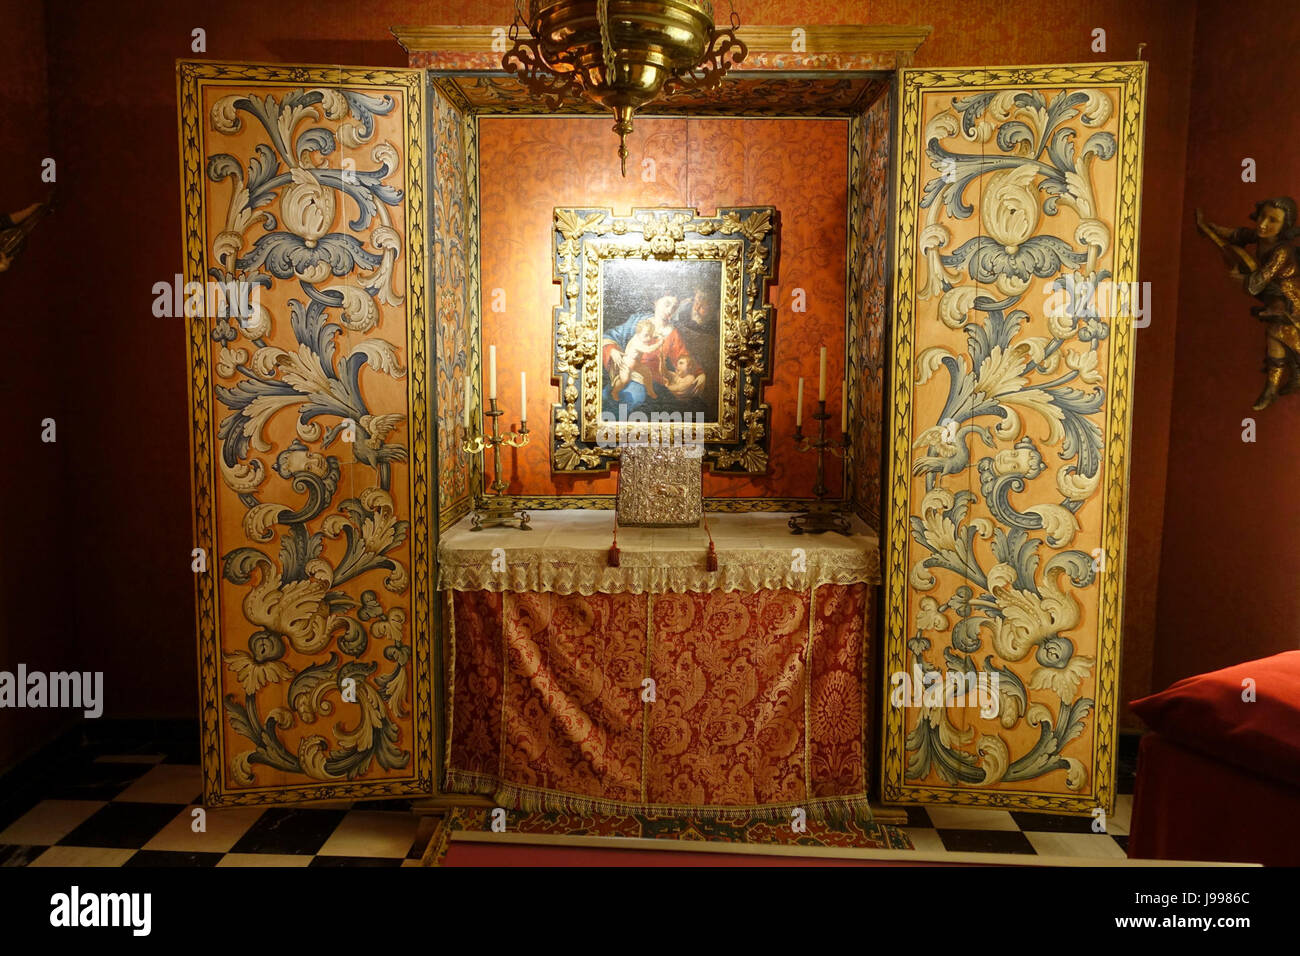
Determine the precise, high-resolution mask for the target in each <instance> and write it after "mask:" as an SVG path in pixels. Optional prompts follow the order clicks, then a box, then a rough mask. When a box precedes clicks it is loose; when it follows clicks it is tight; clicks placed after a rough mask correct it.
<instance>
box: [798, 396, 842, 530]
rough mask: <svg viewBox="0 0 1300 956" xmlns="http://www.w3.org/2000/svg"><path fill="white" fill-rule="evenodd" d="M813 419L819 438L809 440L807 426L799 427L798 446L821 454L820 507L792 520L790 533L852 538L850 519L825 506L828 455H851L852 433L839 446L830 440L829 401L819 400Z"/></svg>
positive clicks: (818, 469)
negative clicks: (833, 533)
mask: <svg viewBox="0 0 1300 956" xmlns="http://www.w3.org/2000/svg"><path fill="white" fill-rule="evenodd" d="M813 418H815V419H816V420H817V437H816V438H805V437H804V434H803V426H802V425H795V426H794V440H795V447H796V448H797V449H798V450H799V451H801V452H803V451H816V452H817V485H816V486H815V487H814V488H813V494H815V495H816V496H817V504H816V505H815V506H814V507H813V508H810V509H809V510H808V511H805V512H804V513H803V514H801V515H795V516H794V517H793V518H791V519H790V531H791V533H792V534H824V533H825V532H827V531H835V532H837V533H839V534H843V535H849V534H852V533H853V530H852V526H851V525H850V524H849V519H848V517H847V516H845V515H844V514H843V513H842V512H840V511H839V510H838V509H835V508H829V509H828V508H825V507H823V504H822V503H823V501H825V499H826V452H827V451H829V452H830V453H831V454H832V455H834V456H835V457H836V458H843V457H844V456H845V454H846V453H847V452H848V448H849V435H848V432H845V433H844V434H843V435H841V436H840V441H839V444H835V443H833V442H831V441H830V439H828V438H827V437H826V421H827V419H829V418H830V415H828V414H826V400H825V399H819V400H818V401H817V411H816V412H814V413H813Z"/></svg>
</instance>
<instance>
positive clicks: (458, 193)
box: [178, 27, 1145, 819]
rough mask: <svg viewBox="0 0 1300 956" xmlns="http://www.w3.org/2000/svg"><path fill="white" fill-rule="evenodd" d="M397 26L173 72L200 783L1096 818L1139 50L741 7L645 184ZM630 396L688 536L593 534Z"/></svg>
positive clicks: (323, 796)
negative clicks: (924, 62)
mask: <svg viewBox="0 0 1300 956" xmlns="http://www.w3.org/2000/svg"><path fill="white" fill-rule="evenodd" d="M394 32H395V33H396V34H397V35H398V37H399V39H400V40H401V41H402V43H403V44H404V45H405V46H406V48H407V49H408V51H409V52H410V60H411V68H410V69H406V70H395V69H384V68H323V67H297V66H252V65H237V64H217V63H211V62H185V63H181V64H180V65H179V67H178V70H179V96H180V125H181V153H182V180H183V196H184V203H185V216H186V223H185V250H184V252H185V271H186V280H187V282H191V283H199V284H200V286H203V285H204V284H206V283H210V282H212V283H217V284H219V285H220V286H221V288H223V289H226V290H231V289H233V290H236V291H235V292H234V293H233V294H231V295H229V296H227V297H226V298H225V299H223V301H224V302H225V304H226V306H227V308H224V309H220V310H218V312H219V313H220V314H217V315H210V314H189V320H188V326H187V329H188V336H189V360H190V366H191V369H190V371H191V379H192V383H193V387H192V406H193V413H194V431H193V435H192V446H191V447H192V460H193V484H194V496H195V508H196V512H195V513H196V520H195V529H196V536H197V537H196V541H195V547H199V548H204V549H206V550H207V552H208V553H209V554H211V555H214V556H215V558H216V560H214V561H212V562H211V568H212V570H211V571H210V572H209V573H207V574H203V575H199V576H198V582H197V606H198V637H199V665H200V678H201V688H202V708H203V713H202V719H203V750H204V774H205V790H204V794H205V800H206V801H207V802H208V803H210V804H212V805H230V804H252V803H279V802H290V801H307V800H327V799H340V798H362V797H366V798H374V797H384V796H413V795H419V796H427V797H435V796H436V797H438V798H440V799H441V800H443V801H445V802H449V803H452V802H455V801H456V800H457V799H465V800H471V801H472V800H474V799H476V798H483V797H486V798H489V799H491V800H492V801H493V802H494V803H495V804H497V805H500V806H505V807H512V808H516V809H524V810H547V811H552V810H553V811H565V812H596V813H622V812H631V811H638V812H642V811H644V812H661V813H670V814H671V813H676V814H693V815H703V816H722V817H726V816H728V815H742V816H747V815H752V814H769V815H771V816H773V817H788V816H789V813H790V811H791V810H792V809H794V808H803V809H804V810H805V811H806V812H807V813H808V814H810V815H825V816H846V815H847V816H857V817H858V818H861V819H865V818H868V817H869V815H870V811H869V810H868V808H867V800H868V797H869V796H870V797H871V798H872V799H873V800H874V799H878V800H880V801H881V802H883V803H884V804H903V803H916V802H921V803H961V804H984V805H995V806H1003V807H1021V808H1026V809H1051V810H1055V811H1057V812H1075V813H1081V814H1087V813H1089V812H1090V811H1091V809H1092V808H1094V807H1103V808H1106V809H1109V808H1110V806H1111V804H1112V802H1113V798H1114V793H1113V771H1114V748H1113V744H1114V739H1115V719H1116V694H1117V676H1118V663H1119V633H1120V617H1121V609H1122V604H1123V601H1122V597H1123V595H1122V585H1123V580H1124V531H1125V527H1126V500H1125V492H1126V485H1127V469H1128V460H1127V455H1128V433H1129V396H1130V392H1131V378H1132V348H1133V338H1134V336H1133V324H1132V319H1131V317H1130V316H1129V315H1128V314H1127V312H1126V311H1125V309H1123V308H1121V309H1119V310H1118V311H1116V310H1114V309H1110V308H1107V307H1106V303H1105V302H1100V301H1098V299H1097V298H1095V297H1093V296H1092V295H1091V294H1090V290H1092V289H1095V288H1096V287H1097V285H1098V284H1100V283H1102V282H1109V283H1112V284H1115V285H1117V286H1118V287H1119V288H1128V287H1129V285H1128V284H1130V283H1133V282H1135V281H1136V279H1137V261H1136V256H1137V223H1138V218H1139V184H1140V178H1141V146H1142V127H1141V122H1142V98H1143V94H1144V83H1145V69H1144V65H1143V64H1138V63H1133V64H1089V65H1083V66H1071V67H1025V68H1016V69H943V70H938V69H911V68H908V64H909V63H910V62H911V58H912V55H913V52H914V51H915V50H916V48H917V47H918V45H919V44H920V43H921V41H922V40H923V39H924V37H925V36H926V34H927V33H928V30H926V29H919V30H909V29H905V28H895V27H880V28H868V27H824V28H815V29H811V30H809V31H807V37H806V47H805V46H801V47H799V48H798V49H797V51H796V50H792V46H791V40H790V28H786V27H744V28H742V29H741V31H740V32H741V36H742V37H744V38H745V39H746V42H747V43H748V44H749V55H748V56H747V57H746V59H745V60H744V61H743V62H742V63H740V64H737V65H736V66H735V67H734V68H733V69H732V71H731V72H730V73H728V74H727V75H726V77H725V78H724V80H723V84H722V87H721V89H720V90H718V91H716V92H715V93H713V94H711V95H705V94H701V93H690V92H687V93H676V94H673V95H671V96H668V97H666V98H665V99H663V100H661V101H658V102H656V103H655V104H653V105H652V106H651V107H649V108H647V109H646V110H644V111H643V112H642V113H641V114H638V116H637V118H636V123H635V129H634V131H633V132H632V133H631V134H630V135H629V136H628V137H627V148H628V151H629V153H628V163H627V166H628V174H627V176H626V178H625V177H623V176H622V175H621V174H620V171H619V166H618V160H617V158H616V157H613V156H612V154H613V148H612V145H611V139H612V137H611V135H610V132H609V121H608V118H606V117H604V116H601V115H599V114H597V113H595V112H594V110H593V109H592V108H591V107H589V106H588V105H587V104H584V103H574V104H571V105H565V106H563V107H562V108H561V109H560V110H556V111H547V110H545V109H543V108H541V107H540V106H539V104H538V103H537V102H536V101H535V100H534V99H533V98H532V97H531V96H530V94H529V93H528V91H527V90H526V89H525V88H524V87H523V86H522V85H521V84H520V83H519V81H518V79H517V78H516V77H514V76H512V75H510V74H507V73H506V72H504V71H503V70H502V68H501V54H500V52H499V51H497V52H494V51H493V35H492V32H491V30H490V28H487V27H482V28H478V27H463V28H462V27H456V28H453V27H434V28H423V29H416V28H410V29H406V28H398V29H396V30H395V31H394ZM1119 299H1120V301H1121V303H1122V302H1124V301H1128V300H1127V299H1126V298H1125V297H1123V296H1121V297H1119ZM1112 301H1113V300H1112ZM193 311H194V312H198V313H203V312H205V311H206V310H204V309H202V308H198V309H195V310H193ZM823 396H824V404H819V403H818V399H819V398H822V397H823ZM495 412H500V413H501V414H499V415H496V414H493V413H495ZM485 413H486V414H485ZM656 415H680V418H678V419H673V421H684V422H686V423H687V425H686V427H688V428H689V427H691V425H693V424H698V426H699V431H698V433H697V438H699V440H700V442H701V443H702V448H703V456H702V469H703V472H702V479H701V483H702V491H701V492H700V493H699V494H698V495H697V498H698V497H699V496H700V495H702V499H703V506H704V515H705V517H704V520H703V521H702V522H699V523H697V524H695V525H694V526H692V527H671V528H670V527H654V528H651V527H625V526H619V527H617V529H616V528H615V520H614V517H615V511H614V504H615V500H616V497H617V496H618V495H619V493H620V490H623V491H624V492H625V491H626V489H620V468H621V466H620V464H619V454H618V449H619V448H620V447H622V446H623V445H624V444H625V443H626V439H627V437H628V433H627V432H626V428H627V427H629V426H628V424H627V423H629V422H632V423H639V422H643V421H650V422H654V421H655V420H656V419H655V417H654V416H656ZM637 416H641V417H640V418H638V417H637ZM818 416H820V417H818ZM494 428H495V429H496V434H497V436H498V437H503V438H507V439H508V441H507V442H505V443H503V444H502V445H500V447H499V449H498V452H497V454H496V455H494V453H493V450H492V448H491V447H490V441H488V440H489V439H490V437H491V435H492V434H493V429H494ZM819 436H825V444H826V446H827V447H826V448H824V449H820V450H819V449H818V448H817V447H816V446H815V440H816V439H818V438H819ZM841 436H843V437H841ZM476 437H477V438H479V439H481V440H479V441H477V442H476V441H475V440H474V439H475V438H476ZM485 442H487V443H488V447H487V449H486V450H484V443H485ZM498 455H499V457H498ZM819 459H820V461H821V467H820V468H819V464H818V460H819ZM661 493H662V494H663V495H665V496H669V497H674V496H676V497H680V496H681V495H680V494H679V492H678V491H677V490H676V489H675V488H674V487H670V486H668V485H665V486H664V487H663V488H662V491H661ZM687 497H689V495H687ZM489 499H495V501H492V500H489ZM476 511H477V512H479V516H480V519H481V518H482V516H483V515H485V514H486V515H488V516H489V517H491V518H493V519H496V518H501V517H508V516H511V515H518V514H519V513H521V512H523V513H526V514H527V518H528V521H527V524H528V525H529V527H528V528H527V529H526V530H525V529H521V528H519V527H517V526H515V527H512V526H510V524H504V523H501V522H498V521H496V520H491V521H486V522H479V523H482V524H484V525H486V526H485V527H483V528H482V529H481V530H475V529H474V527H473V525H474V524H475V523H476V522H475V521H474V512H476ZM807 511H812V512H814V513H815V514H817V515H824V514H826V513H829V512H832V511H833V512H836V513H838V514H839V515H842V516H843V517H842V521H843V528H842V530H843V531H846V532H847V533H840V532H839V531H835V530H831V531H826V532H825V533H817V534H807V533H805V534H793V533H791V532H792V530H794V529H792V527H791V525H790V523H789V519H790V517H791V514H795V515H797V514H799V513H801V512H807ZM807 520H811V521H812V523H813V524H816V523H817V520H814V519H807ZM515 524H516V525H517V524H518V521H517V520H516V521H515ZM808 530H813V531H820V530H821V528H820V527H812V528H809V529H808ZM970 688H980V689H982V690H983V695H982V698H981V697H979V696H978V695H975V694H970V695H966V696H963V695H962V694H961V691H962V690H963V689H970ZM954 689H956V691H957V693H956V694H954V692H953V691H954Z"/></svg>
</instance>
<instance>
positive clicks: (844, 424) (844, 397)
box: [840, 379, 849, 435]
mask: <svg viewBox="0 0 1300 956" xmlns="http://www.w3.org/2000/svg"><path fill="white" fill-rule="evenodd" d="M840 431H841V432H842V433H843V434H845V435H847V434H848V433H849V383H848V380H847V379H846V380H845V382H844V390H843V391H842V392H841V393H840Z"/></svg>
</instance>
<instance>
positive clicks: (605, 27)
mask: <svg viewBox="0 0 1300 956" xmlns="http://www.w3.org/2000/svg"><path fill="white" fill-rule="evenodd" d="M596 20H597V21H599V23H600V47H601V53H602V54H603V55H604V59H605V69H606V70H607V71H609V72H610V73H613V72H614V59H615V54H614V41H613V39H612V38H611V37H610V32H609V0H596Z"/></svg>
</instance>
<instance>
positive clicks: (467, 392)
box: [465, 374, 473, 429]
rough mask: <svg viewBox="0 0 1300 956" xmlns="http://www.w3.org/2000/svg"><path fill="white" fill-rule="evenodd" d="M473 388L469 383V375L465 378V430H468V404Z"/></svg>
mask: <svg viewBox="0 0 1300 956" xmlns="http://www.w3.org/2000/svg"><path fill="white" fill-rule="evenodd" d="M472 394H473V386H471V385H470V383H469V375H468V374H467V375H466V376H465V428H466V429H468V428H469V403H470V402H471V401H472V399H471V397H470V396H471V395H472Z"/></svg>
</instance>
